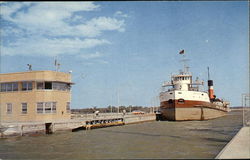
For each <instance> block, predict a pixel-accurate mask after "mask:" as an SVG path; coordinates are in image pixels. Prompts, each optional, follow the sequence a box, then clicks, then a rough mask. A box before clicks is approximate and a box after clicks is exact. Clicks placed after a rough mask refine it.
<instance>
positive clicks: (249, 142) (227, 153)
mask: <svg viewBox="0 0 250 160" xmlns="http://www.w3.org/2000/svg"><path fill="white" fill-rule="evenodd" d="M239 158H246V159H249V158H250V127H242V128H241V129H240V131H239V132H238V133H237V134H236V135H235V136H234V138H233V139H232V140H231V141H230V142H229V143H228V144H227V145H226V146H225V147H224V148H223V150H222V151H221V152H220V153H219V154H218V155H217V156H216V159H239Z"/></svg>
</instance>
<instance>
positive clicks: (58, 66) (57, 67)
mask: <svg viewBox="0 0 250 160" xmlns="http://www.w3.org/2000/svg"><path fill="white" fill-rule="evenodd" d="M54 65H55V68H56V72H58V71H59V69H60V65H61V64H60V63H58V62H57V57H55V64H54Z"/></svg>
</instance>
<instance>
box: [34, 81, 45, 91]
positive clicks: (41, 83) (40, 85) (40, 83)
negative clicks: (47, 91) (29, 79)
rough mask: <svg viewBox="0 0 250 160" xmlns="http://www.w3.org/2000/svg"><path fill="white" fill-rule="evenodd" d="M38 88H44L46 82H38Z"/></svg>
mask: <svg viewBox="0 0 250 160" xmlns="http://www.w3.org/2000/svg"><path fill="white" fill-rule="evenodd" d="M36 89H38V90H39V89H44V83H43V82H36Z"/></svg>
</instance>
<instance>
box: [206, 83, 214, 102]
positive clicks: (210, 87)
mask: <svg viewBox="0 0 250 160" xmlns="http://www.w3.org/2000/svg"><path fill="white" fill-rule="evenodd" d="M207 83H208V95H209V98H210V99H214V86H213V80H208V81H207Z"/></svg>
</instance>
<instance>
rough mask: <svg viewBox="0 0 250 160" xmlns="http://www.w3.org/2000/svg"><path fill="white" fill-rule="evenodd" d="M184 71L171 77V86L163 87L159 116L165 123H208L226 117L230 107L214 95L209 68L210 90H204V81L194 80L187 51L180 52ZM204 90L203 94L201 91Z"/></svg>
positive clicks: (166, 84) (167, 83)
mask: <svg viewBox="0 0 250 160" xmlns="http://www.w3.org/2000/svg"><path fill="white" fill-rule="evenodd" d="M179 54H182V55H183V57H182V60H181V61H182V62H183V69H181V70H180V71H179V73H178V74H175V75H172V74H171V80H170V81H169V82H164V83H163V84H162V91H161V92H160V95H159V98H160V113H161V119H162V120H169V121H186V120H208V119H214V118H218V117H222V116H225V115H226V114H227V113H228V112H229V111H230V109H229V105H230V103H229V102H228V101H225V100H223V99H219V98H217V97H216V95H214V88H213V80H211V79H210V75H209V67H208V81H207V82H208V83H207V84H208V90H207V91H205V90H204V81H203V80H199V77H197V78H196V79H195V80H193V76H192V73H191V72H189V66H188V65H187V61H188V59H186V58H185V54H184V50H181V51H180V52H179ZM201 88H203V91H202V89H201Z"/></svg>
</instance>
